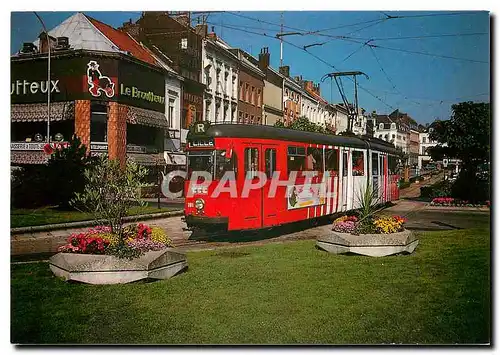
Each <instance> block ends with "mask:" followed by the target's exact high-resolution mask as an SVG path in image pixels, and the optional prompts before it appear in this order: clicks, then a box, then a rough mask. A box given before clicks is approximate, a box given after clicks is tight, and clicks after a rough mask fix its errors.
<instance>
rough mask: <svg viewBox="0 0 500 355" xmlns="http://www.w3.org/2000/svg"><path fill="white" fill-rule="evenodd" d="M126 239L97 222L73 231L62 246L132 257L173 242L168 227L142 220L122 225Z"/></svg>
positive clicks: (63, 249)
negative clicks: (91, 226) (85, 228)
mask: <svg viewBox="0 0 500 355" xmlns="http://www.w3.org/2000/svg"><path fill="white" fill-rule="evenodd" d="M122 233H123V243H122V244H121V245H120V238H119V237H118V235H116V234H113V233H112V231H111V228H110V227H108V226H97V227H95V228H91V229H89V230H88V231H86V232H84V233H73V234H71V235H70V237H69V238H68V244H66V245H63V246H61V247H59V249H58V251H59V252H63V253H78V254H97V255H102V254H107V255H116V256H119V257H124V256H128V257H129V258H133V257H138V256H140V255H142V254H143V253H145V252H148V251H153V250H161V249H165V248H167V247H170V246H172V242H171V240H170V239H169V238H168V237H167V235H166V234H165V231H164V230H163V229H161V228H159V227H152V228H151V227H149V226H148V225H146V224H143V223H139V224H136V225H130V226H127V227H125V228H124V229H123V231H122Z"/></svg>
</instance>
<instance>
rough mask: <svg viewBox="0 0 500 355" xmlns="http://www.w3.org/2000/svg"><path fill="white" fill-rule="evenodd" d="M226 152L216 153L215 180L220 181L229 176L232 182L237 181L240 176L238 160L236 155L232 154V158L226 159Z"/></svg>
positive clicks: (219, 151) (217, 151) (218, 151)
mask: <svg viewBox="0 0 500 355" xmlns="http://www.w3.org/2000/svg"><path fill="white" fill-rule="evenodd" d="M226 154H227V151H226V150H216V151H215V179H216V180H220V179H222V177H223V176H224V175H225V174H226V173H228V174H227V177H228V178H229V179H230V180H234V179H236V175H237V174H238V164H237V160H236V153H234V152H233V153H232V155H231V157H230V158H227V157H226Z"/></svg>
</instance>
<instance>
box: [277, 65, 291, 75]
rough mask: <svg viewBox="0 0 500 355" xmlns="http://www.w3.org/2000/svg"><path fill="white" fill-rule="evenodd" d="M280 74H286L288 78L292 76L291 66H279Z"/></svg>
mask: <svg viewBox="0 0 500 355" xmlns="http://www.w3.org/2000/svg"><path fill="white" fill-rule="evenodd" d="M279 71H280V74H281V75H284V76H286V77H287V78H288V77H290V66H289V65H284V66H282V67H280V68H279Z"/></svg>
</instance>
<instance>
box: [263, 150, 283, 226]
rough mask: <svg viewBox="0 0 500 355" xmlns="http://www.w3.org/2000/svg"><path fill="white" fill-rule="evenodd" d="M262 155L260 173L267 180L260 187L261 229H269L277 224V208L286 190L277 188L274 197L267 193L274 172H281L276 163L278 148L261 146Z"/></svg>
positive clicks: (281, 202)
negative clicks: (262, 173) (261, 172)
mask: <svg viewBox="0 0 500 355" xmlns="http://www.w3.org/2000/svg"><path fill="white" fill-rule="evenodd" d="M262 153H263V154H262V159H261V162H262V165H261V171H263V172H264V173H265V174H266V178H267V180H266V183H265V185H264V186H263V187H262V224H263V227H270V226H274V225H278V224H279V223H278V221H279V218H278V215H279V206H280V204H283V196H284V193H285V192H286V188H280V187H279V188H278V189H277V191H276V192H275V194H274V196H272V195H271V194H270V193H269V190H270V189H271V183H272V177H273V174H274V172H276V171H280V170H283V169H281V167H280V166H278V163H277V153H278V146H277V145H267V144H264V145H262ZM280 189H282V190H283V191H281V190H280ZM279 196H280V197H281V198H279Z"/></svg>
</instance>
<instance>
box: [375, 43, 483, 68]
mask: <svg viewBox="0 0 500 355" xmlns="http://www.w3.org/2000/svg"><path fill="white" fill-rule="evenodd" d="M368 45H369V46H370V47H375V48H382V49H387V50H391V51H396V52H404V53H413V54H420V55H426V56H429V57H436V58H444V59H453V60H462V61H465V62H472V63H485V64H489V62H486V61H483V60H475V59H467V58H458V57H452V56H449V55H441V54H433V53H427V52H419V51H410V50H407V49H401V48H390V47H385V46H379V45H377V44H368Z"/></svg>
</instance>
